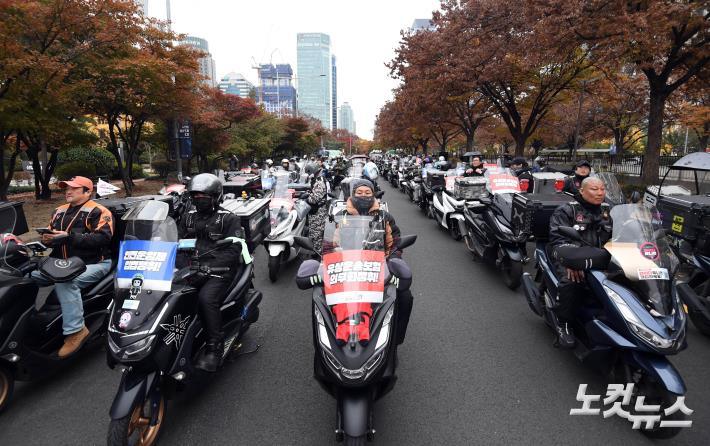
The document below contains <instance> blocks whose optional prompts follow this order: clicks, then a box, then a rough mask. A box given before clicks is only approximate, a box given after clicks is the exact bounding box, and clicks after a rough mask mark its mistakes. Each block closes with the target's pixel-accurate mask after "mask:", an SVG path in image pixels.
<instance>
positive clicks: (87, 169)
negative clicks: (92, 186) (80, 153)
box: [54, 161, 96, 181]
mask: <svg viewBox="0 0 710 446" xmlns="http://www.w3.org/2000/svg"><path fill="white" fill-rule="evenodd" d="M54 175H55V176H56V177H57V179H58V180H59V181H64V180H68V179H70V178H72V177H75V176H82V177H87V178H91V179H92V180H93V179H94V178H96V166H95V165H93V164H91V163H90V162H87V161H71V162H68V163H64V164H62V165H61V166H59V167H57V169H56V170H55V171H54Z"/></svg>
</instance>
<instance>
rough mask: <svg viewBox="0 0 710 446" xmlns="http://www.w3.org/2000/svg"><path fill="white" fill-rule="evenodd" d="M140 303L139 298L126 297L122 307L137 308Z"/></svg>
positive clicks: (127, 308) (126, 308)
mask: <svg viewBox="0 0 710 446" xmlns="http://www.w3.org/2000/svg"><path fill="white" fill-rule="evenodd" d="M140 303H141V301H139V300H133V299H126V300H124V301H123V306H122V307H121V308H123V309H125V310H137V309H138V305H140Z"/></svg>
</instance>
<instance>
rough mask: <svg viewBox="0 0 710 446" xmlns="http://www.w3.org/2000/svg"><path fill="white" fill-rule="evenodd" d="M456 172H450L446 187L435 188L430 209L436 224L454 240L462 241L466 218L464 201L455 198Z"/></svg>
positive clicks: (446, 179) (446, 178)
mask: <svg viewBox="0 0 710 446" xmlns="http://www.w3.org/2000/svg"><path fill="white" fill-rule="evenodd" d="M454 174H455V171H454V170H450V171H448V172H447V174H446V175H447V176H446V177H445V178H444V179H445V181H446V183H445V186H434V188H433V192H434V193H433V194H432V196H431V202H430V203H429V209H430V211H431V215H432V217H433V218H434V220H435V221H436V223H437V224H438V225H439V226H441V227H442V228H444V229H446V230H447V231H448V233H449V235H450V236H451V238H453V239H454V240H461V237H462V235H461V234H462V233H461V225H462V224H463V220H464V216H463V209H464V204H465V201H464V200H457V199H456V198H455V197H454V196H453V190H454V182H455V180H456V178H457V177H456V176H454Z"/></svg>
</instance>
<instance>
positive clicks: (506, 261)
mask: <svg viewBox="0 0 710 446" xmlns="http://www.w3.org/2000/svg"><path fill="white" fill-rule="evenodd" d="M499 260H500V269H501V271H503V283H505V286H507V287H508V288H510V289H511V290H517V289H518V287H519V286H520V280H521V278H522V277H523V264H522V263H520V262H516V261H515V260H513V259H511V258H510V257H508V256H507V255H503V256H500V257H499Z"/></svg>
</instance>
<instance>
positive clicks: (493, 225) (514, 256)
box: [461, 197, 528, 290]
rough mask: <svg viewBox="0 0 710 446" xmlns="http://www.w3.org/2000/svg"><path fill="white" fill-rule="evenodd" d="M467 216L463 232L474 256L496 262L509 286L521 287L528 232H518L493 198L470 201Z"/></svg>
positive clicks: (465, 210) (467, 246)
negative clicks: (515, 232) (516, 232)
mask: <svg viewBox="0 0 710 446" xmlns="http://www.w3.org/2000/svg"><path fill="white" fill-rule="evenodd" d="M463 217H464V218H463V224H462V225H461V233H462V234H463V238H464V242H465V245H466V248H467V249H468V250H469V251H470V252H471V254H472V255H473V257H474V259H476V260H482V261H484V262H486V263H489V264H491V265H494V266H495V267H496V268H497V269H499V270H500V271H501V272H502V273H503V282H504V283H505V285H506V286H507V287H508V288H510V289H511V290H514V289H517V288H518V287H519V286H520V280H521V279H522V275H523V262H524V261H525V243H526V241H527V239H528V234H525V233H520V234H517V235H516V234H514V233H513V230H512V229H511V224H510V222H509V221H508V220H507V219H506V217H505V215H504V212H503V210H502V209H501V208H500V206H499V205H498V204H497V202H496V201H494V200H492V199H491V198H490V197H481V198H479V199H478V201H467V202H466V204H465V206H464V209H463Z"/></svg>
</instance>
